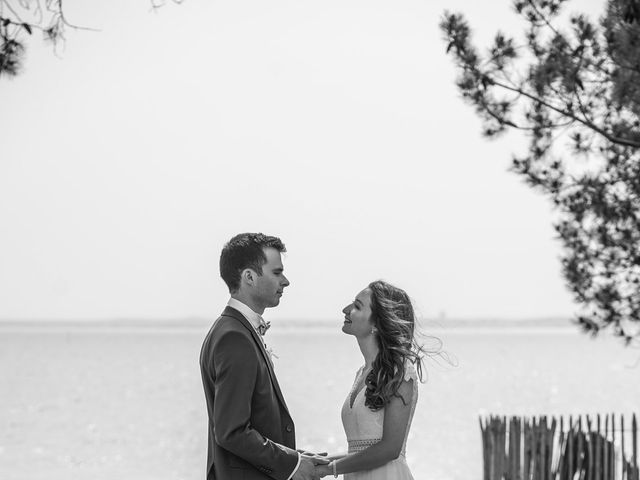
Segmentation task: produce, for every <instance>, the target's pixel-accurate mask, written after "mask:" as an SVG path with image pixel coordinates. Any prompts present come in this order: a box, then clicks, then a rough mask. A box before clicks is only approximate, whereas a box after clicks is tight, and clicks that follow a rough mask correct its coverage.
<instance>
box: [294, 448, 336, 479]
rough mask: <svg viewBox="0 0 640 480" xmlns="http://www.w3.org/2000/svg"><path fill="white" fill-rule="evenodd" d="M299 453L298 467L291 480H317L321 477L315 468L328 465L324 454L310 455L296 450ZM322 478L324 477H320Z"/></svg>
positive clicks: (310, 453)
mask: <svg viewBox="0 0 640 480" xmlns="http://www.w3.org/2000/svg"><path fill="white" fill-rule="evenodd" d="M298 453H300V465H299V466H298V470H296V473H295V475H294V476H293V479H292V480H317V479H319V478H320V477H321V475H320V474H319V473H318V470H317V468H318V467H322V466H326V465H327V464H328V463H329V459H328V458H327V454H326V452H323V453H312V452H306V451H304V450H298ZM322 476H324V475H322Z"/></svg>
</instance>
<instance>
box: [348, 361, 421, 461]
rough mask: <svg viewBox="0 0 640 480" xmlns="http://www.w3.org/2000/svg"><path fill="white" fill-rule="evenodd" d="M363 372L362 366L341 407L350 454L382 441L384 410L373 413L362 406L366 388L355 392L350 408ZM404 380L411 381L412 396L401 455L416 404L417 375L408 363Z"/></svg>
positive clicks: (404, 447) (405, 444)
mask: <svg viewBox="0 0 640 480" xmlns="http://www.w3.org/2000/svg"><path fill="white" fill-rule="evenodd" d="M363 370H364V366H362V367H360V369H358V373H357V374H356V378H355V381H354V383H353V387H351V391H350V392H349V395H347V398H346V400H345V402H344V404H343V405H342V425H343V427H344V431H345V433H346V434H347V441H348V442H349V452H350V453H351V452H356V451H359V450H364V449H365V448H367V447H369V446H371V445H373V444H375V443H377V442H379V441H380V440H381V439H382V432H383V423H384V410H385V409H384V408H382V409H380V410H378V411H377V412H373V411H371V410H370V409H369V407H367V406H366V405H365V404H364V402H365V395H364V393H365V389H366V387H363V388H361V389H360V391H358V392H357V394H356V397H355V399H354V401H353V407H351V398H352V396H353V393H354V390H355V389H356V388H357V386H358V384H359V381H360V380H361V375H362V372H363ZM404 379H405V381H409V380H413V396H412V398H411V413H410V415H409V424H408V425H407V431H406V432H405V435H404V442H403V444H402V454H403V455H404V453H405V450H406V446H407V436H408V435H409V429H410V428H411V421H412V420H413V414H414V412H415V408H416V403H417V402H418V375H417V373H416V369H415V367H414V366H413V364H411V363H409V362H407V363H406V364H405V376H404Z"/></svg>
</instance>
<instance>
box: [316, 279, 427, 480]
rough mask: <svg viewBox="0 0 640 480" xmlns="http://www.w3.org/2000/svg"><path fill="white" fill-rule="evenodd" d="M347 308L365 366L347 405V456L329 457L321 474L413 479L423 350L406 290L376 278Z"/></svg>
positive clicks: (357, 479)
mask: <svg viewBox="0 0 640 480" xmlns="http://www.w3.org/2000/svg"><path fill="white" fill-rule="evenodd" d="M342 312H343V313H344V315H345V319H344V325H343V326H342V331H343V332H344V333H346V334H348V335H353V336H354V337H356V340H357V341H358V346H359V347H360V351H361V352H362V355H363V357H364V365H363V366H362V367H360V369H359V370H358V372H357V374H356V378H355V381H354V383H353V387H352V388H351V392H350V393H349V395H348V396H347V398H346V400H345V402H344V405H343V406H342V423H343V426H344V430H345V432H346V434H347V440H348V443H349V449H348V454H347V455H338V456H331V457H329V458H330V460H331V462H330V463H329V464H328V465H320V466H317V467H316V468H317V470H316V472H317V473H318V474H319V475H320V476H323V477H324V476H326V475H333V476H335V477H337V476H338V475H340V474H345V476H344V478H345V480H385V479H394V480H412V479H413V476H412V475H411V472H410V470H409V467H408V465H407V462H406V459H405V448H406V443H407V436H408V433H409V428H410V427H411V420H412V418H413V413H414V410H415V407H416V402H417V400H418V378H420V380H422V367H421V356H420V353H421V352H422V351H423V349H422V347H420V346H418V345H417V343H416V341H415V315H414V312H413V307H412V305H411V301H410V299H409V297H408V295H407V294H406V293H405V292H404V290H401V289H399V288H397V287H394V286H393V285H390V284H388V283H386V282H383V281H375V282H373V283H371V284H369V286H368V287H367V288H365V289H364V290H362V291H361V292H360V293H358V295H357V296H356V298H355V300H354V301H353V302H352V303H351V304H349V305H348V306H346V307H345V308H344V309H343V310H342Z"/></svg>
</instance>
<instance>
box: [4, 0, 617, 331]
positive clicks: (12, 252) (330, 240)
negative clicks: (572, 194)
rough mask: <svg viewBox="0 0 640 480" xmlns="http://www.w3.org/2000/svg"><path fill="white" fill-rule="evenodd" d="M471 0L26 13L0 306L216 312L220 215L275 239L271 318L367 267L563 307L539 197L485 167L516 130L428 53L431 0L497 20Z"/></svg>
mask: <svg viewBox="0 0 640 480" xmlns="http://www.w3.org/2000/svg"><path fill="white" fill-rule="evenodd" d="M579 4H580V5H579V7H580V8H583V9H586V11H587V12H589V13H597V12H600V11H601V9H602V8H603V6H604V2H603V1H595V0H590V1H588V2H586V1H581V2H579ZM488 5H489V4H487V3H486V2H471V1H468V0H467V1H463V0H455V1H451V0H449V1H444V0H438V1H427V0H422V1H417V0H416V1H405V0H394V1H377V0H362V1H354V0H317V1H305V0H295V1H294V0H290V1H284V0H269V1H264V0H253V1H242V0H222V1H215V2H212V1H205V0H186V1H185V3H183V4H182V5H175V4H168V5H167V6H165V7H164V8H162V9H160V10H159V11H157V12H155V13H153V12H150V8H149V7H150V3H148V2H147V0H138V1H136V2H132V1H130V0H127V1H125V0H117V1H114V0H110V1H108V2H105V1H102V2H98V1H97V0H82V1H78V0H76V1H74V2H71V1H68V2H65V6H66V9H67V16H68V17H69V20H70V21H72V22H74V23H77V24H81V25H84V26H87V27H93V28H97V29H100V31H99V32H87V31H78V32H73V31H69V32H68V35H67V37H68V39H67V42H66V47H65V49H64V51H62V52H61V53H60V54H59V56H55V55H53V54H52V52H51V49H50V48H49V47H48V46H47V45H44V44H43V42H41V41H40V38H39V36H38V35H37V34H34V37H35V38H34V39H33V41H31V42H30V43H29V45H28V50H27V58H26V62H25V65H24V69H23V72H22V73H21V74H20V75H19V76H18V77H16V78H14V79H7V78H0V104H1V105H2V109H1V110H0V136H1V137H0V145H1V146H0V156H1V160H0V318H5V319H21V318H36V319H47V318H55V319H83V318H86V319H105V318H114V317H115V318H179V317H185V316H199V317H215V316H216V315H217V314H218V313H219V312H220V311H221V309H222V307H223V306H224V303H225V302H226V299H227V296H228V293H227V291H226V289H225V287H224V284H223V282H222V280H220V278H219V276H218V257H219V252H220V249H221V248H222V246H223V244H224V242H225V241H226V240H228V239H229V238H230V237H231V236H233V235H234V234H236V233H238V232H242V231H262V232H264V233H268V234H272V235H278V236H280V237H281V238H282V239H283V241H284V242H285V244H286V246H287V248H288V253H287V254H286V258H285V273H286V274H287V275H288V277H289V279H290V280H291V286H290V287H289V289H287V290H286V291H285V295H284V297H283V299H282V302H281V306H280V307H279V308H278V310H277V311H271V312H268V314H267V315H268V316H269V317H271V318H278V317H280V318H289V319H307V318H313V319H327V320H330V319H333V318H335V319H339V318H341V316H342V315H341V313H340V310H341V309H342V307H343V306H344V305H345V304H346V303H347V302H349V301H350V300H351V299H352V298H353V297H354V296H355V294H356V293H357V292H358V291H359V290H360V289H361V288H363V287H364V286H365V285H366V284H367V283H368V282H370V281H372V280H374V279H378V278H383V279H386V280H388V281H391V282H393V283H395V284H397V285H398V286H400V287H403V288H405V289H406V290H407V292H408V293H409V295H411V296H412V297H413V298H414V300H415V303H416V305H417V307H418V310H419V311H420V312H421V314H422V315H424V316H427V317H437V316H442V315H445V316H446V317H448V318H460V317H463V318H487V317H488V318H496V317H499V318H507V317H508V318H530V317H538V316H568V315H570V314H571V313H572V312H573V311H574V305H573V304H572V298H571V295H570V292H569V291H568V290H567V289H566V287H565V285H564V282H563V279H562V277H561V272H560V262H559V260H558V259H559V256H560V254H561V250H560V244H559V243H558V242H557V241H556V240H555V239H554V236H555V233H554V230H553V228H552V219H553V212H552V210H551V207H550V204H549V202H548V200H547V199H545V198H544V197H543V196H541V195H539V194H537V193H535V192H533V191H532V190H530V189H529V188H528V187H527V186H526V185H524V184H523V183H522V181H521V180H520V178H519V177H516V176H515V175H514V174H512V173H509V172H508V171H507V167H508V165H509V163H510V158H511V154H512V153H517V152H523V151H524V149H525V148H526V142H525V141H524V140H523V139H522V138H521V137H518V136H516V135H511V136H507V137H504V138H502V139H500V140H497V141H488V140H486V139H484V138H482V137H481V135H480V131H481V124H480V121H479V120H478V118H477V116H476V115H475V114H474V112H473V110H472V108H471V107H469V106H468V105H466V104H464V103H463V102H462V100H461V99H460V97H459V94H458V91H457V90H456V88H455V85H454V79H455V76H456V72H455V69H454V67H453V65H452V63H451V60H450V58H448V57H446V56H445V52H444V50H445V46H446V45H445V44H444V43H443V40H442V37H441V34H440V31H439V29H438V23H439V20H440V17H441V15H442V13H443V11H444V9H445V8H448V9H451V10H459V11H463V12H464V13H466V14H467V16H468V18H469V19H470V22H471V24H472V26H473V27H474V29H475V38H476V39H477V40H478V41H479V42H480V43H482V44H483V45H487V44H488V42H489V39H490V37H492V36H493V34H494V33H495V32H496V30H497V29H498V28H503V29H504V28H506V29H507V31H514V32H517V31H518V30H519V26H520V25H521V23H519V19H518V17H517V16H516V15H515V14H514V13H513V12H512V9H511V2H510V1H509V0H493V1H492V2H491V3H490V7H489V6H488ZM577 6H578V2H573V3H569V7H570V8H575V7H577Z"/></svg>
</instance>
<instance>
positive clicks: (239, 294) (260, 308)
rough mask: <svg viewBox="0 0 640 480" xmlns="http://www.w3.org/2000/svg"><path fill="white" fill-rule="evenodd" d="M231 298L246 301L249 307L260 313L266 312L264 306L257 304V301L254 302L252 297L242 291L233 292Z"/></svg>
mask: <svg viewBox="0 0 640 480" xmlns="http://www.w3.org/2000/svg"><path fill="white" fill-rule="evenodd" d="M231 298H234V299H236V300H238V301H239V302H242V303H244V304H245V305H246V306H247V307H249V308H250V309H251V310H253V311H254V312H256V313H257V314H258V315H262V314H263V313H264V306H260V305H257V304H256V302H254V301H253V299H252V298H251V297H249V296H248V295H245V294H243V293H242V292H236V293H232V294H231Z"/></svg>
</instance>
